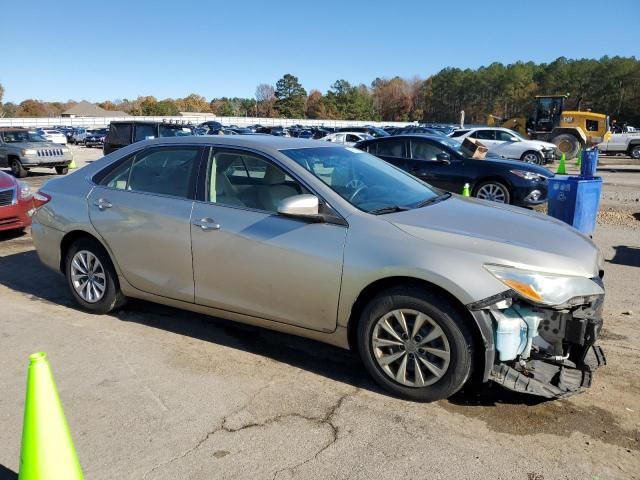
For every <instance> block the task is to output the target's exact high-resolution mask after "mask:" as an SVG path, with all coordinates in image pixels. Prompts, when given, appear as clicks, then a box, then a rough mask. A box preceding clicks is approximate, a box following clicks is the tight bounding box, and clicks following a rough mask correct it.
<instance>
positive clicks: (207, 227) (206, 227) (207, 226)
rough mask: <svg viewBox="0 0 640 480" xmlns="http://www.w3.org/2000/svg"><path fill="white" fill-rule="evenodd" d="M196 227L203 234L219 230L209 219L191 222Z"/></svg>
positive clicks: (218, 225) (217, 225) (217, 224)
mask: <svg viewBox="0 0 640 480" xmlns="http://www.w3.org/2000/svg"><path fill="white" fill-rule="evenodd" d="M193 224H194V225H195V226H196V227H200V228H201V229H202V231H203V232H210V231H211V230H220V224H219V223H216V222H215V221H214V220H213V219H211V218H201V219H200V220H196V221H195V222H193Z"/></svg>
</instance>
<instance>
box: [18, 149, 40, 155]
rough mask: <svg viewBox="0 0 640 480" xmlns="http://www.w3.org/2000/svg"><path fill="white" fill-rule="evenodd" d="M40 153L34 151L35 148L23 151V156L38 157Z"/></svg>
mask: <svg viewBox="0 0 640 480" xmlns="http://www.w3.org/2000/svg"><path fill="white" fill-rule="evenodd" d="M37 154H38V151H37V150H34V149H33V148H26V149H24V150H22V155H37Z"/></svg>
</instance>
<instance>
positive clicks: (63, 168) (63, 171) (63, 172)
mask: <svg viewBox="0 0 640 480" xmlns="http://www.w3.org/2000/svg"><path fill="white" fill-rule="evenodd" d="M56 173H57V174H58V175H66V174H67V173H69V167H68V166H60V167H56Z"/></svg>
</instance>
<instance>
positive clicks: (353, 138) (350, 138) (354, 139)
mask: <svg viewBox="0 0 640 480" xmlns="http://www.w3.org/2000/svg"><path fill="white" fill-rule="evenodd" d="M359 141H360V139H359V138H358V137H356V136H355V135H353V134H352V133H350V134H347V142H359Z"/></svg>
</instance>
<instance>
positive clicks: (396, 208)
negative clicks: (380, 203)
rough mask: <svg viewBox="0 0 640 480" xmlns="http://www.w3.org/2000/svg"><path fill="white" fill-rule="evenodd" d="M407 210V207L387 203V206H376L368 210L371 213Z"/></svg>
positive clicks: (381, 213)
mask: <svg viewBox="0 0 640 480" xmlns="http://www.w3.org/2000/svg"><path fill="white" fill-rule="evenodd" d="M406 210H409V207H401V206H400V205H389V206H387V207H382V208H376V209H375V210H371V211H369V213H371V214H373V215H384V214H385V213H394V212H404V211H406Z"/></svg>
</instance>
